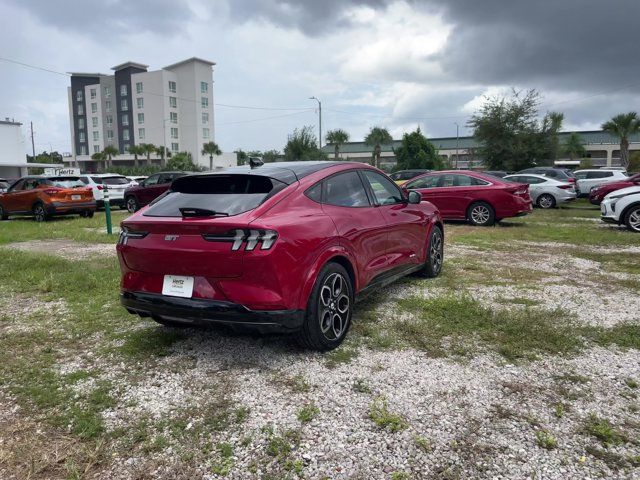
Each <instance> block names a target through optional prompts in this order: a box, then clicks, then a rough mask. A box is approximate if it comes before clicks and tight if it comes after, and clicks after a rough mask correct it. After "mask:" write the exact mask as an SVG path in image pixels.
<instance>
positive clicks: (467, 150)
mask: <svg viewBox="0 0 640 480" xmlns="http://www.w3.org/2000/svg"><path fill="white" fill-rule="evenodd" d="M572 133H577V134H578V135H579V136H580V138H581V139H582V143H583V146H584V148H585V150H586V151H587V158H589V159H591V162H592V163H593V166H594V167H605V166H606V167H615V166H619V165H620V140H619V139H618V138H616V137H614V136H612V135H611V134H609V133H606V132H603V131H600V130H594V131H582V132H562V133H560V134H559V135H558V136H559V140H560V144H563V143H564V142H566V140H567V139H568V138H569V136H570V135H571V134H572ZM429 141H430V142H431V143H432V144H433V145H434V146H435V147H436V150H438V154H439V155H440V156H441V157H442V158H443V159H444V160H445V162H446V163H447V164H448V165H451V166H452V167H456V166H457V168H477V167H481V166H482V164H483V162H482V158H481V157H480V156H479V155H478V153H477V152H478V147H479V146H480V145H479V143H478V142H477V141H476V140H475V138H474V137H459V138H457V137H443V138H430V139H429ZM400 143H401V141H400V140H394V141H393V142H392V143H390V144H387V145H382V146H381V147H382V157H381V163H382V166H383V167H384V168H386V169H390V168H393V167H395V165H396V156H395V152H394V149H396V148H398V147H399V146H400ZM322 150H323V151H324V152H325V153H326V154H327V155H328V156H329V157H330V158H333V155H334V151H335V145H333V144H331V143H329V144H327V145H325V146H323V147H322ZM372 150H373V149H372V147H371V146H369V145H365V143H364V142H348V143H345V144H344V145H341V146H340V157H341V158H343V159H349V160H354V161H361V162H366V163H370V162H371V158H372ZM629 150H630V151H631V152H633V151H636V150H640V135H637V134H636V135H633V136H632V137H631V138H630V139H629ZM555 163H556V165H559V166H571V167H575V166H578V165H579V164H580V160H570V159H569V158H560V159H558V160H556V162H555Z"/></svg>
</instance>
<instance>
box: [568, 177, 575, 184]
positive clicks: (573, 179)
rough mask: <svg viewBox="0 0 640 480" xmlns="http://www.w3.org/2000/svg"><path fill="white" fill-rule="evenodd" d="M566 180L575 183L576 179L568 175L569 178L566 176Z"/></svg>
mask: <svg viewBox="0 0 640 480" xmlns="http://www.w3.org/2000/svg"><path fill="white" fill-rule="evenodd" d="M567 182H569V183H576V179H575V178H571V177H569V178H567Z"/></svg>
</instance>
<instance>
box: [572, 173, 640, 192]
mask: <svg viewBox="0 0 640 480" xmlns="http://www.w3.org/2000/svg"><path fill="white" fill-rule="evenodd" d="M573 176H574V177H575V178H576V190H577V191H578V195H579V196H585V195H589V192H590V191H591V189H592V188H594V187H598V186H600V185H602V184H603V183H607V182H619V181H620V180H625V179H626V178H627V172H625V171H624V170H614V169H613V168H612V167H610V168H606V167H605V168H591V169H585V170H576V171H575V172H573Z"/></svg>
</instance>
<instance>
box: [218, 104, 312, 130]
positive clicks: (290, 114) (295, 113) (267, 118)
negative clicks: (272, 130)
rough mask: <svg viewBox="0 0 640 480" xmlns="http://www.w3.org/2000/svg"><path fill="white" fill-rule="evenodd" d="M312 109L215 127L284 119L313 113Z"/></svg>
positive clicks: (220, 124)
mask: <svg viewBox="0 0 640 480" xmlns="http://www.w3.org/2000/svg"><path fill="white" fill-rule="evenodd" d="M313 110H314V109H313V108H309V109H307V110H305V111H303V112H293V113H285V114H284V115H274V116H271V117H262V118H254V119H252V120H239V121H237V122H224V123H217V124H216V127H220V126H224V125H238V124H241V123H253V122H262V121H264V120H272V119H274V118H284V117H291V116H293V115H300V114H301V113H307V112H311V111H313Z"/></svg>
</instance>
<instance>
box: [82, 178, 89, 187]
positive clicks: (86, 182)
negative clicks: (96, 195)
mask: <svg viewBox="0 0 640 480" xmlns="http://www.w3.org/2000/svg"><path fill="white" fill-rule="evenodd" d="M80 181H81V182H82V183H84V184H85V185H89V179H88V178H87V177H80Z"/></svg>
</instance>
